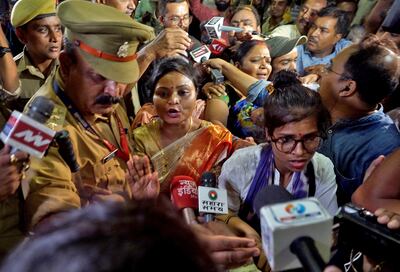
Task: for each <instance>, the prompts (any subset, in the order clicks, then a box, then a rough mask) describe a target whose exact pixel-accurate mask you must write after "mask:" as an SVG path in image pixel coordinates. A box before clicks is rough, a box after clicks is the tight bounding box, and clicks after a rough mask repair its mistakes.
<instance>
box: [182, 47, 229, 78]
mask: <svg viewBox="0 0 400 272" xmlns="http://www.w3.org/2000/svg"><path fill="white" fill-rule="evenodd" d="M189 54H190V56H191V57H192V58H193V60H194V61H195V62H197V63H203V62H205V61H206V60H208V59H209V58H210V56H211V51H210V49H208V47H207V45H202V46H200V47H198V48H196V49H194V50H192V51H190V52H189ZM210 74H211V79H212V81H213V82H214V84H219V83H222V82H224V81H225V78H224V75H223V74H222V73H221V71H219V70H218V69H211V72H210Z"/></svg>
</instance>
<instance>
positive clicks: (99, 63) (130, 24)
mask: <svg viewBox="0 0 400 272" xmlns="http://www.w3.org/2000/svg"><path fill="white" fill-rule="evenodd" d="M57 16H58V17H59V18H60V20H61V23H62V25H64V26H65V33H64V35H65V37H66V38H67V39H68V40H69V41H70V42H71V43H73V44H74V45H75V46H76V47H77V48H78V50H79V52H80V53H81V55H82V56H83V58H84V59H85V60H86V61H87V62H88V63H89V65H90V66H91V67H92V68H93V69H94V70H95V71H96V72H97V73H99V74H100V75H102V76H104V77H105V78H107V79H110V80H114V81H116V82H120V83H133V82H136V81H137V80H138V78H139V66H138V64H137V60H136V50H137V47H138V45H139V42H145V41H147V40H149V39H153V38H154V32H153V29H152V28H151V27H149V26H146V25H143V24H140V23H138V22H136V21H134V20H133V19H132V18H131V17H129V16H128V15H126V14H124V13H122V12H121V11H119V10H117V9H115V8H113V7H109V6H106V5H101V4H96V3H91V2H87V1H81V0H67V1H65V2H62V3H61V4H60V5H59V6H58V9H57Z"/></svg>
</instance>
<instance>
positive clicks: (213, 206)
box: [198, 172, 228, 222]
mask: <svg viewBox="0 0 400 272" xmlns="http://www.w3.org/2000/svg"><path fill="white" fill-rule="evenodd" d="M200 184H201V186H199V188H198V191H199V212H200V213H203V216H204V220H205V222H211V221H214V214H227V213H228V194H227V192H226V190H224V189H217V188H215V186H216V184H217V178H216V176H215V174H214V173H211V172H204V173H203V174H202V175H201V177H200Z"/></svg>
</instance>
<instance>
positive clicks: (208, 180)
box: [200, 172, 217, 187]
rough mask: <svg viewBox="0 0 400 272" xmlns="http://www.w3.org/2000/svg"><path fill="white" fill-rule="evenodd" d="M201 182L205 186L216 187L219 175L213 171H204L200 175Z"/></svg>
mask: <svg viewBox="0 0 400 272" xmlns="http://www.w3.org/2000/svg"><path fill="white" fill-rule="evenodd" d="M200 184H201V186H204V187H216V186H217V177H216V176H215V174H214V173H212V172H204V173H203V174H202V175H201V177H200Z"/></svg>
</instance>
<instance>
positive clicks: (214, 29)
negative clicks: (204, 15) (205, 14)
mask: <svg viewBox="0 0 400 272" xmlns="http://www.w3.org/2000/svg"><path fill="white" fill-rule="evenodd" d="M223 24H224V17H213V18H211V19H210V20H209V21H208V22H207V23H206V24H205V25H204V28H205V29H206V31H207V34H208V36H209V37H210V38H211V39H220V38H221V33H222V32H230V31H235V32H242V31H243V29H242V28H240V27H234V26H224V25H223Z"/></svg>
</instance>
